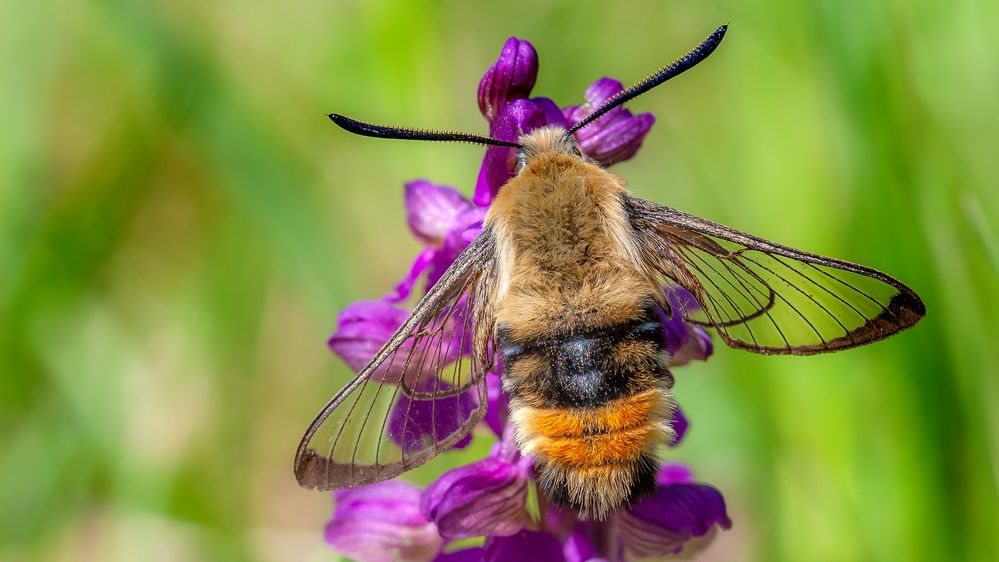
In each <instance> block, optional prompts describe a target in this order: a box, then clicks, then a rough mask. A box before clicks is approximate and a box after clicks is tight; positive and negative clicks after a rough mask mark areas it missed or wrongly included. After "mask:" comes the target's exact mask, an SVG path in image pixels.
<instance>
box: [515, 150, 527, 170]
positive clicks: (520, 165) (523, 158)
mask: <svg viewBox="0 0 999 562" xmlns="http://www.w3.org/2000/svg"><path fill="white" fill-rule="evenodd" d="M524 166H527V155H526V154H524V151H523V150H521V151H519V152H517V165H516V171H517V173H518V174H519V173H520V171H521V170H523V169H524Z"/></svg>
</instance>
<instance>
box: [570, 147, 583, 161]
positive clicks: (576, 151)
mask: <svg viewBox="0 0 999 562" xmlns="http://www.w3.org/2000/svg"><path fill="white" fill-rule="evenodd" d="M572 153H573V154H575V155H576V156H579V157H580V158H582V157H583V153H582V152H580V151H579V147H578V146H576V145H572Z"/></svg>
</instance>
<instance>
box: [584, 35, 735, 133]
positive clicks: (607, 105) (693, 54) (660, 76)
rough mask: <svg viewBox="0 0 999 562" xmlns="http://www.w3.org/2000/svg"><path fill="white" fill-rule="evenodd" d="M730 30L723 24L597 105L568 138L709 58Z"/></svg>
mask: <svg viewBox="0 0 999 562" xmlns="http://www.w3.org/2000/svg"><path fill="white" fill-rule="evenodd" d="M726 30H728V26H727V25H723V26H721V27H719V28H718V29H716V30H715V31H714V33H712V34H711V35H708V37H707V39H705V40H704V41H701V43H700V44H699V45H697V46H696V47H694V48H693V49H691V51H690V52H689V53H687V54H686V55H684V56H682V57H680V58H679V59H677V60H675V61H673V63H672V64H670V65H669V66H667V67H665V68H662V69H660V70H658V71H657V72H655V73H653V74H651V75H649V76H648V77H646V78H645V80H642V81H641V82H639V83H638V84H635V85H634V86H632V87H630V88H628V89H627V90H625V91H623V92H621V93H620V94H618V95H616V96H614V97H612V98H611V99H609V100H607V101H605V102H604V103H603V105H601V106H599V107H597V108H596V109H595V110H593V112H592V113H590V114H589V115H587V116H586V117H585V118H584V119H583V120H582V121H580V122H579V123H576V124H575V125H573V126H572V128H571V129H569V130H568V131H566V132H565V136H566V138H569V137H570V136H572V134H573V133H575V132H576V131H578V130H580V129H582V128H583V127H585V126H587V125H589V124H590V123H592V122H594V121H596V120H597V119H598V118H600V116H601V115H603V114H605V113H607V112H608V111H610V110H612V109H614V108H615V107H617V106H619V105H621V104H622V103H624V102H626V101H628V100H630V99H633V98H636V97H638V96H640V95H642V94H644V93H645V92H648V91H649V90H651V89H652V88H655V87H656V86H658V85H660V84H662V83H663V82H665V81H667V80H669V79H670V78H673V77H674V76H677V75H679V74H681V73H683V72H684V71H685V70H689V69H691V68H693V67H694V66H696V65H697V63H699V62H701V61H702V60H704V59H706V58H708V55H710V54H711V53H712V52H714V50H715V49H716V48H718V45H719V44H721V40H722V37H725V31H726Z"/></svg>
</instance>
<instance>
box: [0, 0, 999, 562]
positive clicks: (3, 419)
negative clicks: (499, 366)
mask: <svg viewBox="0 0 999 562" xmlns="http://www.w3.org/2000/svg"><path fill="white" fill-rule="evenodd" d="M542 4H543V5H542ZM995 21H999V4H996V3H995V2H986V1H984V0H967V1H960V2H954V3H941V2H931V1H929V0H920V1H915V2H909V3H897V2H896V3H877V2H860V1H855V0H851V1H848V2H832V1H828V0H826V1H820V2H809V3H796V2H790V1H787V0H770V1H768V2H764V3H760V2H756V3H738V2H721V3H720V4H719V5H715V6H710V7H709V6H705V5H701V4H690V3H680V2H668V3H664V2H652V1H648V0H647V1H640V2H635V3H630V4H628V5H627V6H624V5H618V4H613V3H606V2H586V3H583V2H566V3H563V4H561V5H555V4H547V3H535V2H530V3H528V2H507V3H503V4H502V5H499V4H487V3H481V4H478V3H465V2H456V1H449V2H401V1H386V2H367V3H361V2H357V3H339V4H336V5H320V4H318V3H309V4H302V5H290V4H288V3H267V5H264V3H249V4H237V3H233V2H221V3H220V2H189V1H183V2H160V3H139V2H134V3H126V2H90V3H66V2H62V3H58V4H56V3H30V2H7V3H3V4H2V5H0V83H2V84H3V85H4V86H3V87H2V88H0V123H3V127H4V131H3V135H0V352H2V358H0V375H2V376H0V445H2V447H3V454H2V455H0V505H2V506H3V509H2V510H0V537H3V539H2V540H0V558H2V559H4V560H35V559H39V560H43V559H45V560H47V559H91V560H147V559H163V560H176V559H190V560H301V559H308V560H334V559H336V555H335V554H333V553H332V552H330V551H328V550H327V548H326V547H325V545H324V544H323V542H322V536H321V532H322V525H323V524H324V523H325V520H326V518H327V517H328V514H329V505H330V502H329V499H328V498H327V497H326V496H324V495H321V494H316V493H312V492H307V491H304V490H299V489H298V487H297V486H296V484H295V483H294V480H293V477H292V474H291V456H292V453H293V451H294V446H295V445H296V443H297V439H298V437H299V436H300V432H301V430H302V429H304V427H305V426H306V424H307V423H308V421H309V420H310V419H311V416H312V415H313V413H314V412H315V411H316V410H317V409H318V408H319V406H320V405H321V404H322V403H323V402H324V401H325V400H326V398H327V397H328V396H329V395H330V394H331V393H332V392H333V391H334V390H335V389H336V388H338V386H339V385H341V384H342V383H343V382H344V381H345V380H346V379H347V378H348V377H349V376H350V373H349V372H348V371H347V369H346V367H345V366H344V365H342V364H341V363H340V362H339V361H338V360H337V359H336V358H335V357H334V356H333V355H332V354H330V353H329V352H328V351H327V350H326V348H325V345H324V340H325V338H326V337H327V336H328V335H329V334H330V333H331V332H332V330H333V328H334V326H335V318H336V313H337V312H338V310H339V309H340V308H342V307H343V306H345V305H346V304H347V303H349V302H351V301H353V300H357V299H362V298H377V297H379V296H380V295H381V294H382V293H383V292H385V291H387V290H388V289H389V288H390V287H391V286H392V284H393V283H394V282H395V281H396V280H397V279H398V278H400V277H401V276H402V275H403V274H404V272H405V270H406V268H407V267H408V260H409V259H410V258H411V257H412V256H413V255H414V254H415V252H416V250H417V245H416V243H415V242H412V241H411V240H410V237H409V235H408V233H407V231H406V228H405V223H404V220H403V209H402V198H401V195H402V191H401V185H402V182H403V181H405V180H408V179H411V178H416V177H429V178H431V179H433V180H435V181H438V182H443V183H450V184H453V185H456V186H458V187H459V188H461V189H463V190H464V191H465V192H466V193H468V194H470V193H471V189H472V186H473V183H474V178H475V174H476V172H477V168H478V164H479V161H480V158H481V149H479V148H475V147H469V146H461V145H450V146H442V145H430V144H427V145H420V144H404V143H394V142H388V141H385V142H379V141H375V140H371V139H362V138H357V137H351V136H348V135H346V134H345V133H343V132H342V131H340V130H338V129H336V128H335V127H333V126H332V125H331V124H330V123H328V121H327V120H326V118H325V117H324V113H325V112H328V111H333V110H336V111H340V112H343V113H346V114H348V115H356V116H358V117H361V118H366V119H371V120H374V121H380V122H390V123H398V124H401V125H413V126H430V127H439V128H451V129H466V130H471V131H482V129H483V121H482V120H481V118H480V117H479V115H478V111H477V108H476V102H475V86H476V84H477V81H478V79H479V76H480V75H481V72H482V71H483V70H484V69H485V68H486V66H487V65H488V64H489V63H490V62H491V61H492V60H493V59H494V58H495V56H496V54H497V53H498V51H499V48H500V45H501V44H502V41H503V40H504V39H505V38H506V37H507V36H508V35H518V36H520V37H522V38H525V39H529V40H531V41H532V42H534V44H535V46H536V47H537V48H538V51H539V53H540V55H541V75H540V79H539V82H538V86H537V88H536V90H535V91H536V92H537V93H538V94H539V95H546V96H549V97H552V98H554V99H556V100H558V101H559V102H561V103H562V104H568V103H576V102H578V101H579V100H580V99H581V97H582V91H583V89H584V88H585V87H586V86H587V85H588V84H589V83H590V82H592V81H593V80H594V79H596V78H598V77H600V76H603V75H611V76H613V77H616V78H619V79H621V80H622V81H624V82H629V81H632V80H637V79H638V78H640V77H641V76H644V75H645V74H646V73H647V72H649V71H650V70H652V69H654V68H655V67H658V66H659V65H661V64H662V63H664V62H666V61H667V60H668V59H671V58H672V57H674V56H676V55H678V54H680V53H681V52H683V51H684V50H685V49H687V48H688V47H690V46H691V45H693V44H694V42H696V41H697V40H699V39H700V38H701V37H702V36H703V35H704V34H706V33H707V32H709V31H710V30H711V29H713V28H714V27H715V26H716V25H718V24H720V23H725V22H728V23H730V24H731V28H730V31H729V34H728V36H727V38H726V40H725V43H724V44H723V45H722V47H721V48H720V49H719V50H718V52H717V53H716V54H715V55H713V56H712V57H711V59H709V60H708V61H707V62H706V63H705V64H704V65H703V66H700V67H698V68H697V69H696V70H695V71H694V72H691V73H689V74H686V75H684V76H683V77H682V78H679V79H677V80H676V81H674V82H671V83H670V84H669V85H667V86H665V87H663V88H662V89H659V90H657V91H655V92H654V93H651V94H649V95H647V96H645V97H643V98H641V99H640V100H637V101H636V102H634V103H632V104H631V107H632V108H633V109H636V110H641V111H652V112H654V113H655V115H656V117H657V118H658V122H657V125H656V126H655V127H654V128H653V130H652V133H651V135H650V137H649V138H648V140H647V141H646V146H645V147H644V148H643V150H642V151H641V153H640V154H639V156H638V158H636V159H635V160H634V161H632V162H629V163H627V164H624V165H622V166H620V167H618V168H616V170H615V171H616V172H618V173H619V174H621V175H622V176H623V177H624V178H625V179H626V180H627V181H629V183H630V184H631V185H632V186H633V189H634V190H635V191H636V192H637V193H638V194H640V195H641V196H643V197H647V198H650V199H654V200H656V201H660V202H662V203H665V204H668V205H671V206H675V207H678V208H681V209H684V210H686V211H689V212H693V213H696V214H699V215H701V216H704V217H707V218H711V219H713V220H717V221H719V222H722V223H725V224H729V225H731V226H734V227H736V228H740V229H743V230H747V231H750V232H753V233H756V234H758V235H761V236H765V237H769V238H772V239H775V240H778V241H781V242H784V243H787V244H790V245H793V246H797V247H801V248H804V249H808V250H812V251H816V252H819V253H823V254H827V255H833V256H837V257H841V258H845V259H849V260H852V261H858V262H861V263H864V264H868V265H871V266H873V267H876V268H879V269H883V270H885V271H887V272H890V273H891V274H893V275H895V276H897V277H898V278H900V279H902V280H903V281H905V282H906V283H908V284H909V285H911V286H912V287H913V288H915V289H916V290H917V291H918V292H919V293H920V295H922V297H923V298H924V300H925V302H926V307H927V310H928V315H927V317H926V319H925V320H924V321H923V322H922V323H921V324H920V325H919V326H917V327H916V328H915V329H914V330H912V331H910V332H907V333H905V334H904V335H902V336H899V337H896V338H893V339H891V340H889V341H887V342H883V343H879V344H877V345H873V346H869V347H866V348H862V349H858V350H853V351H849V352H845V353H841V354H835V355H831V356H821V357H811V358H773V357H769V358H768V357H757V356H751V355H749V354H746V353H742V352H737V351H733V350H728V349H723V348H720V347H719V349H718V350H717V353H716V355H715V357H714V358H713V359H712V360H711V361H710V362H709V363H707V364H704V365H696V366H692V367H689V368H685V369H683V371H682V373H678V374H679V375H680V376H679V380H678V381H677V393H678V396H679V398H680V400H681V402H682V403H683V405H684V407H685V410H686V412H687V414H688V417H689V418H690V419H691V424H692V425H691V432H690V434H689V435H688V438H687V440H686V442H685V443H684V446H683V447H682V448H681V449H679V450H678V451H677V452H676V457H678V458H680V459H681V460H683V461H686V462H689V463H690V464H691V465H692V466H693V468H694V469H695V471H696V472H697V474H698V476H699V477H700V478H702V479H703V480H705V481H708V482H711V483H713V484H715V485H717V486H718V487H719V488H720V489H721V490H723V492H724V493H725V494H726V497H727V498H728V500H729V502H730V506H731V508H730V514H731V516H732V519H733V520H734V522H735V527H734V528H733V530H732V531H731V532H729V533H727V534H723V535H721V536H719V538H718V540H717V543H716V544H715V545H714V546H713V547H712V548H711V550H709V551H708V553H707V554H706V555H705V557H704V559H715V560H733V559H735V560H885V561H894V560H917V559H925V560H988V559H992V560H995V559H999V539H997V535H996V533H995V522H996V521H999V498H997V477H996V475H997V473H999V408H997V406H996V399H997V397H999V379H997V375H999V351H997V349H999V348H997V347H996V346H995V345H994V342H995V341H997V339H999V330H997V329H996V327H995V322H996V320H997V318H999V236H997V229H999V190H997V189H995V186H997V185H999V171H997V170H999V167H997V166H996V162H995V158H996V154H997V153H999V142H997V140H996V139H997V136H996V131H997V130H999V112H996V110H995V103H996V100H997V99H999V71H997V68H999V67H997V66H996V64H995V61H994V60H993V59H994V53H996V52H997V51H999V39H997V36H996V34H995V33H994V31H993V29H992V27H994V25H993V24H994V22H995ZM719 346H720V343H719ZM454 462H457V461H455V460H454V459H447V458H446V459H440V460H437V461H435V462H434V464H433V465H432V466H434V467H436V470H437V471H440V470H443V469H445V468H446V467H447V466H448V465H449V464H450V463H454ZM433 471H434V469H431V468H427V469H423V470H421V472H420V474H418V475H417V476H418V478H420V479H424V480H425V479H429V478H430V477H432V474H433Z"/></svg>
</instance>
